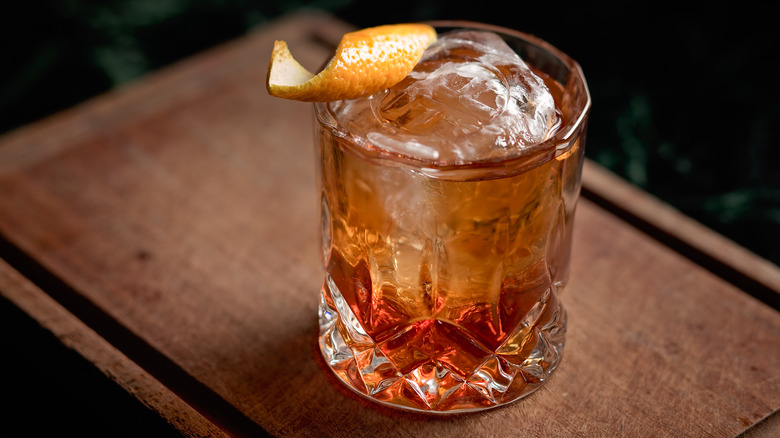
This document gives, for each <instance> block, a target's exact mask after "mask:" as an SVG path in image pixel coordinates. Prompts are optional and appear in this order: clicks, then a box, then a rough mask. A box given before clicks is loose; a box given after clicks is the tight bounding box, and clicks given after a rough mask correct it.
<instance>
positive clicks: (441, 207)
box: [315, 22, 591, 413]
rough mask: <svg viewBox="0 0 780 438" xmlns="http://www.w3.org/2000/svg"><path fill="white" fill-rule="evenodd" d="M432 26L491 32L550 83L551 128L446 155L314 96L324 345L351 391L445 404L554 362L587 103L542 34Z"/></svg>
mask: <svg viewBox="0 0 780 438" xmlns="http://www.w3.org/2000/svg"><path fill="white" fill-rule="evenodd" d="M433 25H434V26H435V27H436V28H437V31H438V32H439V33H440V34H441V33H444V32H446V31H447V30H450V29H455V28H458V29H462V28H468V29H477V30H487V31H491V32H495V33H497V34H498V35H500V36H501V37H502V38H503V39H504V40H505V41H506V42H507V43H508V44H509V46H510V47H511V48H512V49H513V50H515V51H516V52H517V53H518V54H519V55H520V56H521V57H522V59H523V60H524V61H525V62H526V63H527V64H529V65H530V66H532V68H533V69H535V71H536V72H537V73H538V74H539V76H540V77H542V78H543V79H544V80H545V82H546V83H547V86H548V88H549V89H550V91H551V92H552V94H553V97H554V98H555V100H556V106H557V108H558V110H559V111H560V116H561V119H560V125H559V127H558V128H557V131H556V132H555V134H554V135H552V136H551V137H550V138H548V139H547V140H546V141H543V142H541V143H538V144H536V145H533V146H531V147H527V148H523V149H522V150H520V151H519V152H518V153H516V154H513V155H509V156H504V157H501V158H499V159H495V158H492V159H484V160H476V161H472V162H468V163H454V164H453V163H446V162H445V163H442V162H437V161H436V160H435V159H427V158H420V157H415V156H412V155H409V154H403V153H397V152H389V151H387V150H383V149H381V148H379V147H377V146H376V145H375V144H374V143H372V142H371V141H369V140H368V139H366V138H365V136H359V135H355V134H353V133H352V132H350V130H349V129H348V128H347V127H346V126H345V124H344V123H341V122H340V121H339V118H338V117H337V116H336V115H335V114H334V111H335V110H334V108H336V106H337V105H338V103H333V102H330V103H317V104H315V113H316V120H317V126H316V130H317V152H318V154H319V169H318V170H319V172H318V173H319V177H320V180H319V181H320V195H321V197H320V199H321V226H322V234H321V235H322V263H323V266H324V270H325V275H324V276H325V280H324V282H323V286H322V294H321V302H320V309H319V324H320V337H319V344H320V349H321V351H322V355H323V357H324V360H325V363H326V364H327V366H328V367H329V368H330V369H331V370H332V371H333V372H334V373H335V375H336V376H338V378H339V379H340V380H341V381H342V382H343V383H344V384H346V385H347V386H348V387H349V388H351V389H353V390H354V391H355V392H357V393H358V394H360V395H362V396H365V397H367V398H369V399H371V400H374V401H377V402H380V403H383V404H386V405H390V406H394V407H398V408H403V409H408V410H414V411H425V412H434V413H453V412H464V411H475V410H481V409H486V408H492V407H495V406H500V405H502V404H506V403H509V402H511V401H514V400H517V399H519V398H522V397H523V396H526V395H528V394H529V393H531V392H532V391H534V390H536V389H538V388H539V387H540V386H541V385H542V384H543V383H544V382H546V381H547V380H548V379H549V378H550V376H551V374H552V373H553V371H554V370H555V369H556V367H557V366H558V364H559V361H560V359H561V356H562V353H563V347H564V335H565V331H566V313H565V311H564V308H563V306H562V304H561V301H560V299H559V294H560V292H561V291H562V289H563V288H564V286H565V285H566V283H567V279H568V271H569V269H568V267H569V255H570V248H571V241H572V220H573V216H574V211H575V204H576V201H577V198H578V195H579V191H580V174H581V169H582V161H583V149H584V141H585V131H586V125H587V118H588V114H589V111H590V105H591V101H590V95H589V92H588V89H587V85H586V83H585V79H584V77H583V74H582V71H581V69H580V67H579V65H578V64H577V63H576V62H575V61H573V60H572V59H571V58H569V57H568V56H567V55H565V54H564V53H562V52H561V51H559V50H557V49H556V48H554V47H552V46H551V45H549V44H548V43H546V42H544V41H542V40H540V39H538V38H536V37H533V36H531V35H527V34H524V33H521V32H517V31H514V30H509V29H504V28H500V27H495V26H489V25H484V24H477V23H468V22H438V23H433ZM368 116H371V114H368ZM453 141H457V139H454V140H453Z"/></svg>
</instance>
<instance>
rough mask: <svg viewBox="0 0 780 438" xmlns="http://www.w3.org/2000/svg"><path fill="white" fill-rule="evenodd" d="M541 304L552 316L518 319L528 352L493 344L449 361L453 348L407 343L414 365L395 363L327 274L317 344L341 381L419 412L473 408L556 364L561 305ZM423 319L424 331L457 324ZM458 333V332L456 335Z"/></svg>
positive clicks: (513, 395)
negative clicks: (538, 321)
mask: <svg viewBox="0 0 780 438" xmlns="http://www.w3.org/2000/svg"><path fill="white" fill-rule="evenodd" d="M546 304H547V305H548V306H552V307H553V308H549V309H546V311H545V313H547V314H548V315H549V314H552V315H553V316H552V317H551V318H549V319H548V320H547V321H546V322H545V324H544V325H543V326H541V327H540V326H538V325H534V324H531V325H528V326H527V327H518V329H520V330H526V331H527V332H528V334H527V336H526V337H525V342H524V343H523V344H524V345H528V346H529V348H523V350H525V351H529V353H528V355H527V356H525V357H523V358H522V360H518V357H517V356H512V357H507V356H505V355H502V354H500V352H501V351H502V347H503V346H501V347H499V348H497V349H495V351H486V350H484V349H480V351H481V352H482V353H481V354H478V355H473V354H472V355H471V356H472V357H474V359H476V360H475V361H474V362H473V366H472V367H463V366H452V360H451V357H452V355H453V354H457V353H453V349H452V348H450V349H446V350H442V351H431V352H428V354H420V353H421V352H420V351H419V350H414V351H413V352H409V354H413V355H414V358H415V361H414V363H413V365H412V366H408V362H407V365H405V368H404V369H403V370H401V369H399V368H398V367H397V366H395V365H394V364H393V362H392V361H391V360H390V359H389V358H388V355H392V354H394V352H392V351H389V350H388V344H389V343H387V342H382V343H379V344H377V343H375V342H374V341H373V340H372V339H371V338H370V337H369V336H368V335H367V334H366V333H365V331H364V330H363V328H362V327H361V325H360V324H359V322H358V319H357V317H356V316H355V315H354V313H352V311H351V309H350V307H349V306H348V305H347V303H346V301H344V299H343V297H342V296H341V294H340V293H339V291H338V288H336V287H335V285H334V284H333V283H332V282H329V281H326V283H325V286H324V287H323V293H322V296H321V300H320V308H319V324H320V335H319V345H320V350H321V352H322V355H323V357H324V359H325V363H326V364H327V365H328V367H329V368H330V369H331V371H333V373H335V374H336V376H337V377H338V378H339V379H340V380H341V381H342V382H343V383H344V384H345V385H346V386H347V387H349V388H350V389H352V390H353V391H355V392H357V393H358V394H360V395H361V396H364V397H366V398H368V399H370V400H372V401H374V402H378V403H381V404H383V405H387V406H391V407H394V408H400V409H404V410H410V411H416V412H426V413H440V414H449V413H458V412H473V411H480V410H485V409H491V408H494V407H498V406H501V405H505V404H507V403H510V402H513V401H516V400H518V399H520V398H523V397H525V396H527V395H529V394H530V393H532V392H533V391H535V390H537V389H539V388H540V387H541V385H542V384H544V382H546V381H547V380H548V379H549V378H550V376H551V374H552V373H553V371H554V370H555V368H556V367H557V365H558V363H559V361H560V359H561V355H562V353H563V345H564V338H565V331H566V312H565V311H564V309H563V306H562V305H561V304H560V301H559V300H557V299H552V300H548V302H547V303H546ZM548 312H550V313H548ZM423 325H424V326H425V329H424V330H427V332H425V333H424V334H423V336H434V337H435V336H441V335H442V334H445V335H450V334H452V333H455V332H460V331H459V329H458V328H457V325H455V324H452V323H449V322H445V321H438V320H431V323H430V324H423ZM437 327H438V329H437ZM441 327H447V328H446V329H443V328H441ZM453 328H454V329H453ZM463 335H464V334H463V333H462V332H460V334H458V335H457V336H458V337H459V338H460V339H459V340H460V342H462V336H463ZM513 339H516V338H513ZM475 344H476V342H475ZM408 356H409V355H408V354H407V355H406V357H408ZM459 365H462V364H459ZM402 371H403V372H402Z"/></svg>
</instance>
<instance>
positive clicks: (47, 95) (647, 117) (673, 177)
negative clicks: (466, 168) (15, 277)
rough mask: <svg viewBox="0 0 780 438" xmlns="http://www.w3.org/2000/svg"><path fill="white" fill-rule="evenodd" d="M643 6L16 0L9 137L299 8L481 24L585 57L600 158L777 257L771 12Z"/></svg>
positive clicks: (0, 113)
mask: <svg viewBox="0 0 780 438" xmlns="http://www.w3.org/2000/svg"><path fill="white" fill-rule="evenodd" d="M488 3H490V5H491V7H487V4H488ZM634 3H636V2H622V3H615V4H608V3H607V4H605V3H587V2H577V3H574V2H571V3H567V2H555V3H553V2H545V3H539V4H538V5H536V6H534V5H533V4H532V3H531V2H504V3H502V2H468V3H466V2H452V1H444V0H423V1H417V2H393V3H382V2H378V1H364V0H319V1H317V0H308V1H306V0H304V1H284V0H270V1H248V0H204V1H196V0H114V1H103V2H99V1H86V0H58V1H53V0H48V1H38V2H25V3H14V6H10V7H9V6H5V7H4V9H5V11H4V13H3V14H2V18H0V20H2V32H3V35H2V36H3V38H2V41H3V43H2V44H3V47H4V49H3V60H2V65H3V68H2V72H1V73H0V132H3V131H7V130H10V129H13V128H14V127H16V126H19V125H21V124H24V123H28V122H30V121H33V120H36V119H39V118H41V117H43V116H45V115H47V114H50V113H52V112H55V111H57V110H60V109H64V108H67V107H69V106H71V105H73V104H75V103H78V102H80V101H82V100H84V99H86V98H88V97H90V96H93V95H96V94H99V93H101V92H104V91H106V90H108V89H110V88H111V87H115V86H117V85H121V84H123V83H126V82H128V81H131V80H132V79H134V78H136V77H139V76H141V75H143V74H145V73H147V72H150V71H153V70H155V69H159V68H161V67H164V66H165V65H167V64H170V63H172V62H175V61H176V60H178V59H181V58H183V57H186V56H188V55H191V54H194V53H197V52H199V51H202V50H204V49H207V48H208V47H211V46H214V45H216V44H219V43H220V42H223V41H226V40H229V39H231V38H235V37H238V36H240V35H242V34H244V33H246V32H247V31H248V30H250V29H252V28H253V27H256V26H259V25H262V24H263V23H264V22H266V21H267V20H270V19H273V18H275V17H277V16H279V15H281V14H284V13H287V12H290V11H292V10H295V9H297V8H300V7H313V8H319V9H324V10H328V11H331V12H333V13H334V14H336V15H338V16H340V17H342V18H343V19H345V20H347V21H349V22H352V23H354V24H355V25H357V26H359V27H365V26H369V25H376V24H384V23H392V22H403V21H418V20H428V19H450V18H452V19H470V20H476V21H484V22H489V23H494V24H500V25H504V26H508V27H512V28H516V29H519V30H523V31H526V32H529V33H532V34H535V35H537V36H539V37H541V38H543V39H546V40H548V41H550V42H551V43H553V44H554V45H556V46H558V47H559V48H560V49H562V50H563V51H565V52H567V53H569V54H570V55H571V56H572V57H574V58H575V59H577V60H578V61H579V62H580V64H581V65H582V67H583V69H584V71H585V74H586V77H587V79H588V82H589V85H590V88H591V92H592V96H593V110H592V115H591V119H590V126H589V133H588V142H587V155H588V156H589V157H590V158H593V159H595V160H597V161H598V162H600V163H601V164H603V165H605V166H606V167H608V168H610V169H612V170H613V171H615V172H617V173H618V174H619V175H621V176H623V177H625V178H626V179H628V180H630V181H631V182H633V183H634V184H636V185H638V186H640V187H642V188H644V189H645V190H647V191H649V192H651V193H653V194H655V195H657V196H659V197H660V198H662V199H664V200H666V201H668V202H669V203H671V204H672V205H674V206H676V207H677V208H679V209H680V210H682V211H683V212H685V213H686V214H688V215H690V216H693V217H694V218H696V219H698V220H699V221H701V222H703V223H704V224H706V225H708V226H710V227H712V228H714V229H715V230H717V231H719V232H721V233H723V234H725V235H727V236H729V237H731V238H732V239H734V240H736V241H737V242H739V243H741V244H743V245H745V246H747V247H748V248H750V249H752V250H753V251H755V252H757V253H759V254H760V255H762V256H764V257H766V258H768V259H770V260H772V261H774V262H775V263H780V248H779V247H780V172H778V171H777V170H776V168H775V167H776V165H777V163H778V162H780V153H779V152H778V129H777V125H778V121H779V117H778V111H779V110H778V105H777V102H778V97H780V96H779V93H778V90H777V88H778V86H777V83H778V77H779V75H778V73H780V69H778V67H777V65H776V63H775V62H774V61H773V59H772V58H773V57H775V56H776V53H775V52H776V51H777V50H778V48H780V44H778V32H777V30H776V28H777V24H776V23H775V22H774V20H773V17H774V15H773V14H772V13H770V11H769V10H768V9H767V8H766V7H763V6H760V5H761V3H759V2H755V3H754V2H752V0H751V2H732V3H724V4H722V5H721V6H717V2H684V1H680V2H674V3H672V2H660V3H659V2H654V3H653V2H641V3H637V4H634ZM725 5H728V8H726V7H725ZM269 51H270V48H269ZM258 56H262V54H258Z"/></svg>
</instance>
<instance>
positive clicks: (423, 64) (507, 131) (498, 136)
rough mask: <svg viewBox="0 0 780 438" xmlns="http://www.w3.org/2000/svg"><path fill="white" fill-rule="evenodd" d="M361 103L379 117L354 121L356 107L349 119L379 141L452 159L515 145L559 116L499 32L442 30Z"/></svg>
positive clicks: (538, 136)
mask: <svg viewBox="0 0 780 438" xmlns="http://www.w3.org/2000/svg"><path fill="white" fill-rule="evenodd" d="M361 105H363V106H362V108H365V105H368V106H369V107H370V112H371V114H373V116H374V120H373V121H371V122H367V123H362V122H361V123H357V122H355V121H354V120H355V119H354V117H352V116H354V115H355V114H353V115H352V116H350V117H352V120H351V121H350V125H349V127H350V129H356V130H358V131H360V132H358V133H359V134H361V135H363V136H364V137H366V138H370V140H371V141H372V143H374V144H375V146H377V147H379V148H385V149H387V150H389V151H391V152H396V153H402V154H406V155H411V156H414V157H417V158H421V159H428V160H430V159H433V160H435V161H438V162H447V163H457V162H469V161H477V160H483V159H490V158H495V157H500V156H506V155H509V154H512V153H515V152H518V151H520V150H522V148H524V147H527V146H531V145H534V144H537V143H539V142H541V141H544V140H545V139H546V138H547V137H548V135H549V133H550V130H551V128H552V127H553V126H555V125H556V123H557V121H558V115H557V113H556V108H555V101H554V100H553V97H552V95H551V94H550V92H549V90H548V89H547V86H546V85H545V83H544V81H543V80H542V79H541V78H539V77H538V76H536V75H535V74H534V73H533V72H532V71H531V69H529V67H528V66H527V65H526V64H525V63H524V62H523V60H522V59H520V57H519V56H518V55H517V54H516V53H515V52H514V51H513V50H512V49H511V48H510V47H509V46H508V45H507V44H506V43H505V42H504V41H503V40H502V39H501V37H499V36H498V35H496V34H494V33H490V32H482V31H458V32H453V33H448V34H444V35H442V36H441V37H440V38H439V40H438V41H437V42H435V43H434V44H433V45H431V47H429V48H428V50H426V52H425V54H424V55H423V58H422V59H421V61H420V63H419V64H418V65H417V67H416V68H415V70H414V71H413V72H412V73H411V74H410V75H409V76H408V77H407V78H406V79H404V80H403V81H401V82H400V83H399V84H397V85H395V86H393V87H392V88H390V89H389V90H385V91H383V92H380V93H378V94H376V95H374V96H371V97H370V98H368V99H367V103H366V102H363V103H361V104H357V105H356V108H360V107H361ZM367 113H368V112H367V111H365V109H364V110H363V113H362V114H367ZM347 118H349V117H347ZM372 123H373V124H372ZM369 134H370V135H369Z"/></svg>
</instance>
